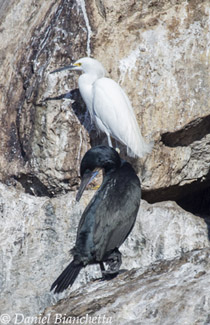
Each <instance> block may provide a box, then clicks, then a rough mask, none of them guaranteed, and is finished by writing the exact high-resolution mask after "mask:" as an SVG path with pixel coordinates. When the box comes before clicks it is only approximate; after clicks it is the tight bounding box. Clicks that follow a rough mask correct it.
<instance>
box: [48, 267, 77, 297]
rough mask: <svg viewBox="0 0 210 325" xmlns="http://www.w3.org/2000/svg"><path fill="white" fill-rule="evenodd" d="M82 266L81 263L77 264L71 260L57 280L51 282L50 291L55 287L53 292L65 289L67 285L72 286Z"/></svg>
mask: <svg viewBox="0 0 210 325" xmlns="http://www.w3.org/2000/svg"><path fill="white" fill-rule="evenodd" d="M82 268H83V265H82V264H77V263H75V261H72V262H71V263H70V264H69V265H68V266H67V267H66V268H65V270H64V271H63V272H62V273H61V275H60V276H59V277H58V278H57V280H55V282H53V284H52V286H51V288H50V291H51V290H53V289H54V288H55V290H54V293H59V292H62V291H64V290H65V289H67V288H68V286H72V284H73V283H74V281H75V280H76V277H77V276H78V274H79V272H80V270H81V269H82Z"/></svg>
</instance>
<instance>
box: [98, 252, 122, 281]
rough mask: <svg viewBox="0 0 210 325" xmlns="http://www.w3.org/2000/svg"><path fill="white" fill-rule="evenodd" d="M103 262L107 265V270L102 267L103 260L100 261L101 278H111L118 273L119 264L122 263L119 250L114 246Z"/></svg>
mask: <svg viewBox="0 0 210 325" xmlns="http://www.w3.org/2000/svg"><path fill="white" fill-rule="evenodd" d="M104 262H105V263H106V265H107V266H108V268H107V270H106V269H105V268H104V265H103V262H101V263H100V267H101V273H102V276H103V279H107V280H108V279H112V278H114V277H115V276H116V275H117V274H118V273H119V269H120V266H121V264H122V258H121V253H120V251H119V250H118V249H117V248H116V249H115V250H114V251H113V252H112V253H111V254H110V255H109V256H108V257H107V258H106V259H105V260H104Z"/></svg>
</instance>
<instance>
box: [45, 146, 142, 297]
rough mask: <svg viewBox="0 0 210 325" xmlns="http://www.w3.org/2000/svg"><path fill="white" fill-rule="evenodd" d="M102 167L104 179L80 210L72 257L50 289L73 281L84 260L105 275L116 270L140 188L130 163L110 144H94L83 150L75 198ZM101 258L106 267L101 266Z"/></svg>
mask: <svg viewBox="0 0 210 325" xmlns="http://www.w3.org/2000/svg"><path fill="white" fill-rule="evenodd" d="M96 168H97V169H99V168H102V169H103V170H104V177H103V182H102V184H101V186H100V188H99V189H98V191H97V192H96V194H95V195H94V197H93V198H92V200H91V201H90V203H89V204H88V206H87V207H86V209H85V211H84V212H83V214H82V217H81V220H80V222H79V226H78V230H77V238H76V244H75V247H74V248H73V249H72V254H73V261H72V262H71V263H70V264H69V265H68V266H67V267H66V268H65V270H64V271H63V272H62V273H61V275H60V276H59V277H58V278H57V280H56V281H55V282H54V283H53V284H52V287H51V290H53V289H54V288H55V290H54V292H55V293H56V292H62V291H63V290H65V289H66V288H68V286H69V285H72V284H73V283H74V281H75V279H76V277H77V275H78V274H79V272H80V270H81V269H82V268H83V267H85V266H86V265H87V264H95V263H98V264H99V265H100V267H101V271H102V275H103V276H104V277H106V276H107V277H110V276H114V275H116V274H117V273H118V272H119V268H120V265H121V253H120V252H119V250H118V248H119V247H120V246H121V245H122V243H123V242H124V241H125V239H126V238H127V237H128V235H129V234H130V232H131V230H132V228H133V226H134V223H135V221H136V216H137V213H138V209H139V205H140V198H141V188H140V181H139V178H138V177H137V175H136V173H135V171H134V169H133V167H132V166H131V164H129V163H128V162H126V161H124V160H122V159H121V158H120V156H119V155H118V153H117V152H116V151H115V150H114V149H113V148H111V147H107V146H97V147H94V148H92V149H90V150H89V151H87V152H86V154H85V155H84V157H83V159H82V162H81V166H80V174H81V185H80V188H79V191H78V193H77V196H76V200H77V201H79V199H80V198H81V196H82V193H83V191H84V189H85V187H86V186H87V184H89V182H90V180H92V179H93V177H94V175H95V174H96V172H95V171H96ZM103 262H105V265H106V266H107V267H108V268H107V270H106V269H105V267H104V264H103Z"/></svg>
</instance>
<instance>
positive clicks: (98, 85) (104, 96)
mask: <svg viewBox="0 0 210 325" xmlns="http://www.w3.org/2000/svg"><path fill="white" fill-rule="evenodd" d="M93 112H94V115H95V119H96V123H97V124H98V127H99V128H100V129H101V130H102V131H103V132H106V133H107V134H110V135H111V136H112V137H114V138H115V139H117V140H119V141H120V142H122V143H123V144H125V145H127V147H129V148H130V149H131V150H132V151H133V153H134V154H135V155H138V156H140V157H142V156H143V155H144V154H145V153H146V152H149V151H150V148H148V147H149V145H147V144H146V143H145V142H144V139H143V137H142V135H141V132H140V129H139V126H138V123H137V121H136V117H135V114H134V111H133V108H132V106H131V103H130V101H129V99H128V97H127V95H126V94H125V92H124V91H123V89H122V88H121V87H120V86H119V85H118V84H117V83H116V82H115V81H114V80H112V79H109V78H101V79H98V80H97V81H96V82H95V83H94V85H93Z"/></svg>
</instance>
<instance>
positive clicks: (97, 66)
mask: <svg viewBox="0 0 210 325" xmlns="http://www.w3.org/2000/svg"><path fill="white" fill-rule="evenodd" d="M63 70H78V71H82V72H83V74H82V75H81V76H80V77H79V80H78V85H79V91H80V94H81V96H82V98H83V100H84V102H85V104H86V106H87V108H88V110H89V113H90V116H91V121H92V122H94V123H95V125H96V127H97V128H98V129H99V130H100V131H102V132H104V133H106V135H107V137H108V143H109V146H111V147H112V143H111V138H110V137H113V138H115V139H116V140H118V141H119V142H121V143H122V144H124V145H126V146H127V153H128V155H129V156H138V157H143V156H144V155H145V154H147V153H149V152H151V150H152V146H153V144H152V143H149V144H147V143H146V142H145V141H144V139H143V137H142V135H141V132H140V129H139V126H138V123H137V121H136V117H135V114H134V111H133V108H132V105H131V103H130V100H129V99H128V97H127V95H126V93H125V92H124V91H123V89H122V88H121V87H120V86H119V85H118V84H117V83H116V82H115V81H114V80H112V79H110V78H106V77H105V74H106V70H105V69H104V67H103V65H102V64H101V63H100V62H99V61H97V60H95V59H92V58H88V57H86V58H81V59H79V60H77V61H76V62H75V63H74V64H71V65H68V66H66V67H63V68H60V69H57V70H54V71H52V72H51V73H55V72H59V71H63Z"/></svg>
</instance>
